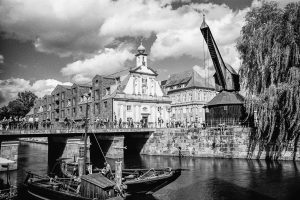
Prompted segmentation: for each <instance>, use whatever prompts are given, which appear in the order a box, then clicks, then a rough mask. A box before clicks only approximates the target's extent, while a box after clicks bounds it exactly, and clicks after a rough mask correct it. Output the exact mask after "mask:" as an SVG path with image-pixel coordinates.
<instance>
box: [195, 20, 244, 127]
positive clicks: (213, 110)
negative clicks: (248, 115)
mask: <svg viewBox="0 0 300 200" xmlns="http://www.w3.org/2000/svg"><path fill="white" fill-rule="evenodd" d="M200 31H201V33H202V35H203V37H204V40H205V42H206V44H207V47H208V50H209V53H210V56H211V59H212V61H213V66H214V68H215V71H216V72H215V74H214V75H213V76H214V80H215V88H216V90H217V91H218V92H219V93H218V94H217V95H216V96H215V97H214V98H213V99H212V100H211V101H210V102H208V103H207V105H206V106H205V107H206V108H207V109H206V110H207V112H206V113H205V121H206V124H208V125H213V126H216V125H218V124H226V125H235V124H239V123H240V122H241V120H243V117H244V115H245V111H244V110H245V109H244V106H243V104H244V97H243V96H242V95H240V94H239V91H240V83H239V75H238V73H236V71H235V70H234V69H233V68H232V67H231V66H230V65H229V64H226V63H225V62H224V60H223V58H222V56H221V53H220V51H219V49H218V46H217V44H216V42H215V40H214V37H213V35H212V33H211V31H210V28H209V26H208V25H207V24H206V22H205V16H204V15H203V22H202V25H201V27H200Z"/></svg>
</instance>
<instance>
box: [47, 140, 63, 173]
mask: <svg viewBox="0 0 300 200" xmlns="http://www.w3.org/2000/svg"><path fill="white" fill-rule="evenodd" d="M66 144H67V138H66V137H59V136H51V137H48V173H52V172H53V173H56V172H57V170H58V168H57V167H59V166H57V165H56V164H57V160H56V159H58V158H60V157H62V155H63V152H64V150H65V147H66Z"/></svg>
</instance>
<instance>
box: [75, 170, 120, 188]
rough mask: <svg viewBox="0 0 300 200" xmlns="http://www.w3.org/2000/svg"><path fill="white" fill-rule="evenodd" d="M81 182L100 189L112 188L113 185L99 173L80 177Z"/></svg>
mask: <svg viewBox="0 0 300 200" xmlns="http://www.w3.org/2000/svg"><path fill="white" fill-rule="evenodd" d="M81 179H82V181H86V182H89V183H91V184H93V185H96V186H98V187H100V188H102V189H105V188H111V187H114V185H115V183H114V182H113V181H111V180H109V179H108V178H106V177H105V176H103V175H102V174H101V173H94V174H88V175H83V176H81Z"/></svg>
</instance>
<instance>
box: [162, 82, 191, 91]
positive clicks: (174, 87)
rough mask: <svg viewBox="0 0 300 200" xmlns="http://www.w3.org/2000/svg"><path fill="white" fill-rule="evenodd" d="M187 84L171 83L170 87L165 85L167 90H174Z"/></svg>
mask: <svg viewBox="0 0 300 200" xmlns="http://www.w3.org/2000/svg"><path fill="white" fill-rule="evenodd" d="M186 86H187V84H186V83H185V84H180V85H173V86H170V87H167V91H169V90H175V89H180V88H185V87H186Z"/></svg>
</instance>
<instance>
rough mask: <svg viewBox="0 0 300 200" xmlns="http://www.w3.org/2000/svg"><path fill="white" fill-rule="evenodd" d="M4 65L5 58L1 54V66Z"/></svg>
mask: <svg viewBox="0 0 300 200" xmlns="http://www.w3.org/2000/svg"><path fill="white" fill-rule="evenodd" d="M3 63H4V56H3V55H1V54H0V64H3Z"/></svg>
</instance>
